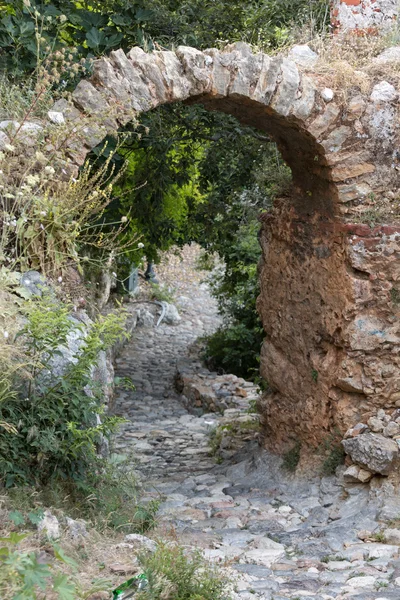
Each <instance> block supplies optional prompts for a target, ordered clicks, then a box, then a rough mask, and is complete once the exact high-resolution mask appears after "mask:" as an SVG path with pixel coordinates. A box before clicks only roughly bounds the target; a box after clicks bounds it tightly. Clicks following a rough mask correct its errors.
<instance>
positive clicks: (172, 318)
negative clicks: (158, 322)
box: [162, 303, 181, 325]
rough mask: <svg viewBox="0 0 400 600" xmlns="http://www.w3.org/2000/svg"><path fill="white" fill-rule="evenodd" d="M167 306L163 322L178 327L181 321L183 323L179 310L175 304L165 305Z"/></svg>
mask: <svg viewBox="0 0 400 600" xmlns="http://www.w3.org/2000/svg"><path fill="white" fill-rule="evenodd" d="M165 305H166V306H165V315H164V318H163V321H162V322H163V323H166V324H167V325H178V323H179V321H181V316H180V315H179V312H178V309H177V308H176V306H175V305H174V304H168V303H165Z"/></svg>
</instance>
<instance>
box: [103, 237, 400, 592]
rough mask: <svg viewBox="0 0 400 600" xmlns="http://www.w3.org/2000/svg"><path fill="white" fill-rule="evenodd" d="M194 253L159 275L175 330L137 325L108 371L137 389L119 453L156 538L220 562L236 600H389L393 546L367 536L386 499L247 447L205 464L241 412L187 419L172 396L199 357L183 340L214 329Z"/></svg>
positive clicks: (397, 563) (128, 395)
mask: <svg viewBox="0 0 400 600" xmlns="http://www.w3.org/2000/svg"><path fill="white" fill-rule="evenodd" d="M195 256H196V251H195V249H193V248H191V249H190V248H186V249H185V252H184V255H183V261H182V262H181V261H180V259H178V258H177V257H172V259H171V260H170V262H169V263H168V264H166V265H164V266H163V268H162V269H161V271H160V278H161V279H162V281H167V282H168V283H169V284H170V285H172V286H173V287H174V288H175V289H176V297H177V302H178V304H179V310H180V315H181V317H182V319H181V321H180V322H179V324H177V325H166V324H161V325H160V326H159V327H138V328H137V329H135V331H134V334H133V338H132V340H131V341H130V342H129V344H128V345H127V346H126V347H125V349H124V351H123V353H122V355H121V356H120V358H119V359H118V360H117V365H116V367H117V375H119V376H129V377H130V378H131V379H132V380H133V382H134V383H135V386H136V390H135V391H134V392H132V391H126V390H125V391H120V392H119V394H118V397H117V401H116V407H115V412H116V414H119V415H122V416H124V417H126V418H127V419H128V422H127V423H126V424H125V425H124V426H123V428H122V430H121V434H120V436H119V438H118V439H117V450H118V451H121V452H124V453H129V452H133V455H134V459H135V461H136V463H135V469H136V470H137V471H138V472H139V473H140V474H141V475H142V478H143V481H144V482H145V486H146V489H147V490H148V491H147V495H148V497H149V498H152V497H154V498H158V497H162V503H161V506H160V510H159V515H158V518H159V521H160V525H159V531H168V530H170V529H171V528H173V529H174V531H175V532H176V535H177V537H178V539H179V541H180V542H181V543H182V544H185V545H188V546H192V547H197V548H200V549H202V551H203V552H204V554H205V556H206V557H208V558H210V559H211V560H215V561H219V562H220V564H221V565H228V567H227V568H228V569H229V571H230V573H231V577H232V580H234V581H236V584H235V586H236V591H235V593H233V595H232V598H235V599H240V600H254V599H257V598H260V599H262V600H345V599H348V598H349V599H350V598H351V599H352V600H399V599H400V560H399V557H398V551H399V546H397V545H391V544H383V543H381V542H380V541H377V540H379V539H380V538H379V536H377V535H376V533H377V532H379V531H380V528H381V526H382V522H385V521H386V522H387V521H389V520H390V519H391V518H394V517H395V516H399V515H400V501H399V499H398V498H397V497H396V496H395V495H392V496H390V493H388V490H384V491H385V494H384V493H383V490H382V488H379V489H376V490H371V489H370V488H369V487H368V486H366V485H362V484H348V483H345V482H344V481H343V478H342V477H341V476H340V473H339V476H329V477H314V478H312V479H311V478H306V477H302V478H300V477H294V476H291V475H290V474H288V473H287V472H286V471H284V470H283V469H282V468H281V462H282V461H281V459H279V458H278V457H274V456H271V455H269V454H268V453H267V452H266V451H265V450H262V449H261V448H259V447H258V444H257V442H256V441H249V442H247V443H246V444H245V445H244V446H243V447H242V448H241V449H239V451H238V452H237V453H236V454H234V456H232V452H231V453H229V452H228V453H226V454H225V455H226V456H227V458H226V460H224V461H223V462H222V464H216V462H215V458H214V457H212V456H210V447H209V434H210V431H211V429H212V428H215V426H216V425H217V424H218V423H221V422H223V423H226V422H227V420H229V418H230V417H233V416H236V417H237V418H239V420H240V419H242V420H245V419H246V413H245V412H242V415H241V416H240V415H238V410H232V409H230V410H227V411H226V412H225V415H224V416H222V415H217V414H206V415H202V416H196V415H193V414H190V413H189V412H188V411H187V410H186V408H185V407H184V405H183V403H182V399H181V397H180V396H179V394H178V393H177V392H176V391H175V389H174V377H175V371H176V363H177V361H178V360H179V359H181V358H186V359H187V358H189V359H190V358H191V359H192V360H193V361H194V362H195V361H196V360H198V356H197V355H196V351H195V350H191V347H192V344H193V342H194V341H195V340H196V338H198V337H199V336H202V335H204V334H205V333H208V332H210V331H213V330H214V329H215V328H216V327H217V326H218V324H219V322H220V320H219V317H218V314H217V308H216V305H215V302H214V300H213V299H212V298H211V297H210V294H209V290H208V288H207V286H206V285H205V284H202V283H201V277H202V274H200V273H198V272H196V271H195V270H194V260H195ZM244 406H245V403H244V405H243V411H244ZM222 456H224V454H223V453H222ZM374 534H375V535H374Z"/></svg>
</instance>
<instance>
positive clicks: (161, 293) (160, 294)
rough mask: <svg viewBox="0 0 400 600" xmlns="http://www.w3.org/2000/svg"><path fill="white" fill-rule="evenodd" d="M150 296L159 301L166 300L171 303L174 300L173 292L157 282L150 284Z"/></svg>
mask: <svg viewBox="0 0 400 600" xmlns="http://www.w3.org/2000/svg"><path fill="white" fill-rule="evenodd" d="M151 297H152V298H154V300H158V301H159V302H168V303H169V304H173V303H174V302H175V298H174V295H173V293H172V292H171V291H170V290H169V289H167V288H165V287H162V286H160V285H158V284H157V283H152V284H151Z"/></svg>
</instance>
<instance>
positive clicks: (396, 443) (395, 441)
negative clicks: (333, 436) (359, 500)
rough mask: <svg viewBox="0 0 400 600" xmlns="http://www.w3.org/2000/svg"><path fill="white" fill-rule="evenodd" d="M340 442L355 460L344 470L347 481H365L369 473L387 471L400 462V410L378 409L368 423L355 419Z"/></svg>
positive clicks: (390, 471) (386, 472)
mask: <svg viewBox="0 0 400 600" xmlns="http://www.w3.org/2000/svg"><path fill="white" fill-rule="evenodd" d="M342 446H343V448H344V450H345V452H346V454H348V455H349V457H350V459H351V460H352V461H353V463H355V465H350V466H349V468H348V469H347V471H346V472H345V474H344V477H345V478H347V480H348V481H350V480H351V478H353V480H354V478H355V479H356V480H358V481H360V482H361V483H366V482H368V481H370V479H371V477H372V475H375V474H378V475H389V474H390V473H392V472H393V471H395V470H396V467H398V466H399V464H400V410H399V409H395V410H394V411H392V413H391V414H389V413H386V412H385V411H384V410H383V409H380V410H378V412H377V415H376V416H371V417H370V418H369V419H368V422H367V423H357V425H355V426H354V427H351V428H350V429H348V430H347V431H346V433H345V436H344V440H343V441H342ZM356 465H357V466H358V468H357V467H356ZM359 467H361V469H359Z"/></svg>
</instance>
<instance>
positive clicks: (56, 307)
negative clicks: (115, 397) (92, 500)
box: [0, 295, 125, 487]
mask: <svg viewBox="0 0 400 600" xmlns="http://www.w3.org/2000/svg"><path fill="white" fill-rule="evenodd" d="M25 314H26V318H27V322H26V325H25V326H24V328H23V329H22V331H21V333H20V337H21V342H22V343H23V346H24V349H25V353H26V357H27V362H26V364H24V365H21V368H20V370H19V371H18V370H17V371H16V372H15V373H12V374H11V375H10V377H9V381H8V383H7V385H8V390H9V393H5V394H3V397H2V398H1V403H0V422H4V423H6V424H7V425H8V427H11V428H12V430H11V431H7V429H6V430H5V434H3V435H1V436H0V479H1V480H3V482H4V483H5V485H6V487H10V486H12V485H16V484H17V485H26V484H35V483H40V484H45V483H46V482H48V481H49V480H50V479H53V478H64V479H68V478H71V479H72V480H79V479H83V478H84V477H85V474H86V472H87V470H88V469H89V468H93V463H95V462H96V457H97V446H98V444H99V443H100V441H101V439H102V436H105V437H109V436H110V434H111V432H112V431H113V430H114V429H115V428H116V426H117V424H118V422H119V420H118V419H116V418H115V417H109V416H105V415H104V406H103V390H102V389H101V388H100V387H99V386H98V385H96V384H94V383H93V381H92V373H93V368H94V366H95V365H96V362H97V359H98V354H99V352H100V351H101V350H105V349H106V348H108V347H110V346H111V345H112V344H113V343H114V342H115V341H117V340H118V339H121V338H122V337H123V336H124V335H125V334H124V330H123V324H124V317H123V316H122V315H121V314H110V315H108V316H107V317H98V319H97V320H96V321H95V322H94V323H93V324H92V325H91V326H90V328H89V330H88V332H87V333H86V334H85V336H83V334H82V331H81V330H80V326H79V325H77V323H76V321H74V320H72V319H71V318H70V316H69V308H68V307H67V306H65V305H63V304H62V303H60V302H58V301H57V300H56V299H55V298H54V297H51V296H46V295H45V296H43V297H42V298H35V299H33V300H31V301H29V302H28V303H27V308H26V310H25ZM78 333H80V334H81V335H82V338H81V347H80V350H79V354H78V355H77V356H76V362H75V363H70V364H69V366H68V367H66V368H65V370H64V372H63V373H62V375H61V377H57V378H54V377H52V376H51V373H50V370H51V368H50V370H49V369H48V365H49V364H50V365H51V364H52V361H53V360H54V359H55V358H56V357H57V356H58V354H59V353H60V345H61V346H62V345H63V344H65V343H66V341H67V339H68V337H69V336H73V335H75V336H76V335H77V334H78ZM46 365H47V368H46ZM21 375H24V378H23V379H20V377H21ZM96 415H99V416H101V417H102V419H103V422H102V423H101V422H100V423H98V422H97V421H98V420H100V419H97V417H96Z"/></svg>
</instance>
